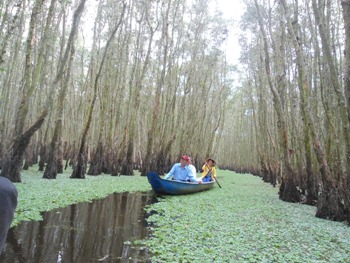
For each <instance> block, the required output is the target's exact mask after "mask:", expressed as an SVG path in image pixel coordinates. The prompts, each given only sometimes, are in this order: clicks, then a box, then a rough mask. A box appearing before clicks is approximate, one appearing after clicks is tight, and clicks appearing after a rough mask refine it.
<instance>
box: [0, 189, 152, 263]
mask: <svg viewBox="0 0 350 263" xmlns="http://www.w3.org/2000/svg"><path fill="white" fill-rule="evenodd" d="M154 201H155V198H154V196H153V194H152V192H146V193H141V192H137V193H119V194H112V195H110V196H108V197H106V198H104V199H100V200H94V201H93V202H91V203H88V202H85V203H78V204H74V205H70V206H68V207H65V208H59V209H55V210H52V211H50V212H45V213H43V218H44V220H43V221H30V222H22V223H21V224H20V225H18V226H16V227H14V228H11V229H10V231H9V234H8V237H7V243H6V245H5V250H4V251H3V253H2V254H1V256H0V262H1V263H17V262H18V263H22V262H23V263H55V262H62V263H80V262H81V263H85V262H113V263H114V262H116V263H118V262H150V260H149V254H148V252H147V250H146V249H144V248H141V247H134V246H133V244H132V241H134V240H140V239H145V238H147V237H148V236H149V234H150V233H149V232H148V229H147V223H146V221H145V217H146V214H145V211H144V209H143V208H144V207H145V206H146V205H147V204H150V203H152V202H154Z"/></svg>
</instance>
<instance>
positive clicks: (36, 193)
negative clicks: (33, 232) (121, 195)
mask: <svg viewBox="0 0 350 263" xmlns="http://www.w3.org/2000/svg"><path fill="white" fill-rule="evenodd" d="M37 169H38V168H37V167H32V168H31V169H30V170H28V171H23V173H22V182H21V183H16V187H17V190H18V206H17V209H16V213H15V217H14V220H13V222H12V226H14V225H17V224H18V223H20V222H21V221H23V220H26V221H29V220H41V219H42V216H41V212H44V211H50V210H52V209H55V208H58V207H65V206H67V205H70V204H74V203H79V202H89V201H91V200H94V199H100V198H103V197H106V196H108V195H109V194H111V193H114V192H136V191H148V190H150V186H149V184H148V182H147V178H145V177H141V176H139V175H136V176H111V175H106V174H105V175H99V176H86V179H84V180H77V179H71V178H69V177H70V174H71V171H69V170H67V171H66V172H64V173H63V174H59V175H58V176H57V179H55V180H48V179H43V178H42V173H41V172H37Z"/></svg>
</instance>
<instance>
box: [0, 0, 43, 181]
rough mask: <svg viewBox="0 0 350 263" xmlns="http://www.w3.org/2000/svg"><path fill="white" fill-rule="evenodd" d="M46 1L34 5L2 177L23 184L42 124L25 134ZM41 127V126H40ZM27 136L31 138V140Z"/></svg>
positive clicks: (41, 0)
mask: <svg viewBox="0 0 350 263" xmlns="http://www.w3.org/2000/svg"><path fill="white" fill-rule="evenodd" d="M43 3H44V0H37V1H35V3H34V6H33V10H32V13H31V18H30V24H29V29H28V37H27V40H26V58H25V72H24V84H23V88H22V94H21V96H22V98H21V102H20V104H19V107H18V109H17V113H16V121H15V128H14V133H13V141H12V143H11V146H10V150H9V151H8V152H7V153H6V156H5V157H4V162H3V169H2V171H1V176H4V177H8V178H9V179H10V180H11V181H13V182H21V168H22V161H23V156H24V153H25V151H26V148H27V146H28V144H29V141H30V137H31V136H32V134H34V132H35V131H33V129H35V127H38V126H37V125H38V124H39V123H40V121H39V122H37V123H35V124H34V125H33V126H32V127H30V132H29V130H28V131H26V132H24V133H23V131H24V128H25V120H26V117H27V114H28V107H29V98H30V96H31V94H32V93H33V89H34V87H33V85H32V73H33V65H32V58H33V49H34V44H35V41H34V39H35V34H34V33H35V27H36V23H37V19H38V14H39V12H40V8H41V6H42V5H43ZM39 127H40V126H39ZM27 136H30V137H29V138H28V137H27Z"/></svg>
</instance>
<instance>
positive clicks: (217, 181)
mask: <svg viewBox="0 0 350 263" xmlns="http://www.w3.org/2000/svg"><path fill="white" fill-rule="evenodd" d="M215 181H216V182H217V183H218V186H219V187H220V188H222V187H221V185H220V184H219V182H218V179H217V178H215Z"/></svg>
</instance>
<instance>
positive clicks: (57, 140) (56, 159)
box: [43, 0, 86, 179]
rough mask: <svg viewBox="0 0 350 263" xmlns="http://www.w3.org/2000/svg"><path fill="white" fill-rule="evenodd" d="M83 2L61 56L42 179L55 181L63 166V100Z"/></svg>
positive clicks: (75, 14) (80, 4)
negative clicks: (55, 108)
mask: <svg viewBox="0 0 350 263" xmlns="http://www.w3.org/2000/svg"><path fill="white" fill-rule="evenodd" d="M85 2H86V0H82V1H81V2H80V3H79V6H78V8H77V9H76V11H75V12H74V16H73V23H72V28H71V32H70V35H69V39H68V42H67V46H66V50H65V53H64V56H63V59H64V61H62V62H61V63H60V66H61V68H60V69H59V73H60V75H61V76H65V78H64V81H63V83H62V85H63V86H62V87H61V88H60V90H59V96H58V109H57V119H56V125H55V129H54V133H53V137H52V140H51V144H50V148H49V153H48V158H47V165H46V168H45V171H44V175H43V178H46V179H56V177H57V172H58V169H60V170H62V166H63V164H62V163H61V162H60V160H62V156H59V154H60V153H61V154H62V138H61V137H62V136H61V133H62V120H63V108H64V100H65V97H66V93H67V89H68V85H69V80H70V75H71V74H70V72H71V67H72V63H73V59H74V51H75V47H74V42H75V36H76V34H77V30H78V26H79V23H80V18H81V15H82V13H83V10H84V5H85ZM67 60H68V61H67ZM61 78H62V77H60V78H56V82H55V83H53V85H55V86H58V83H59V81H60V79H61Z"/></svg>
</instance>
